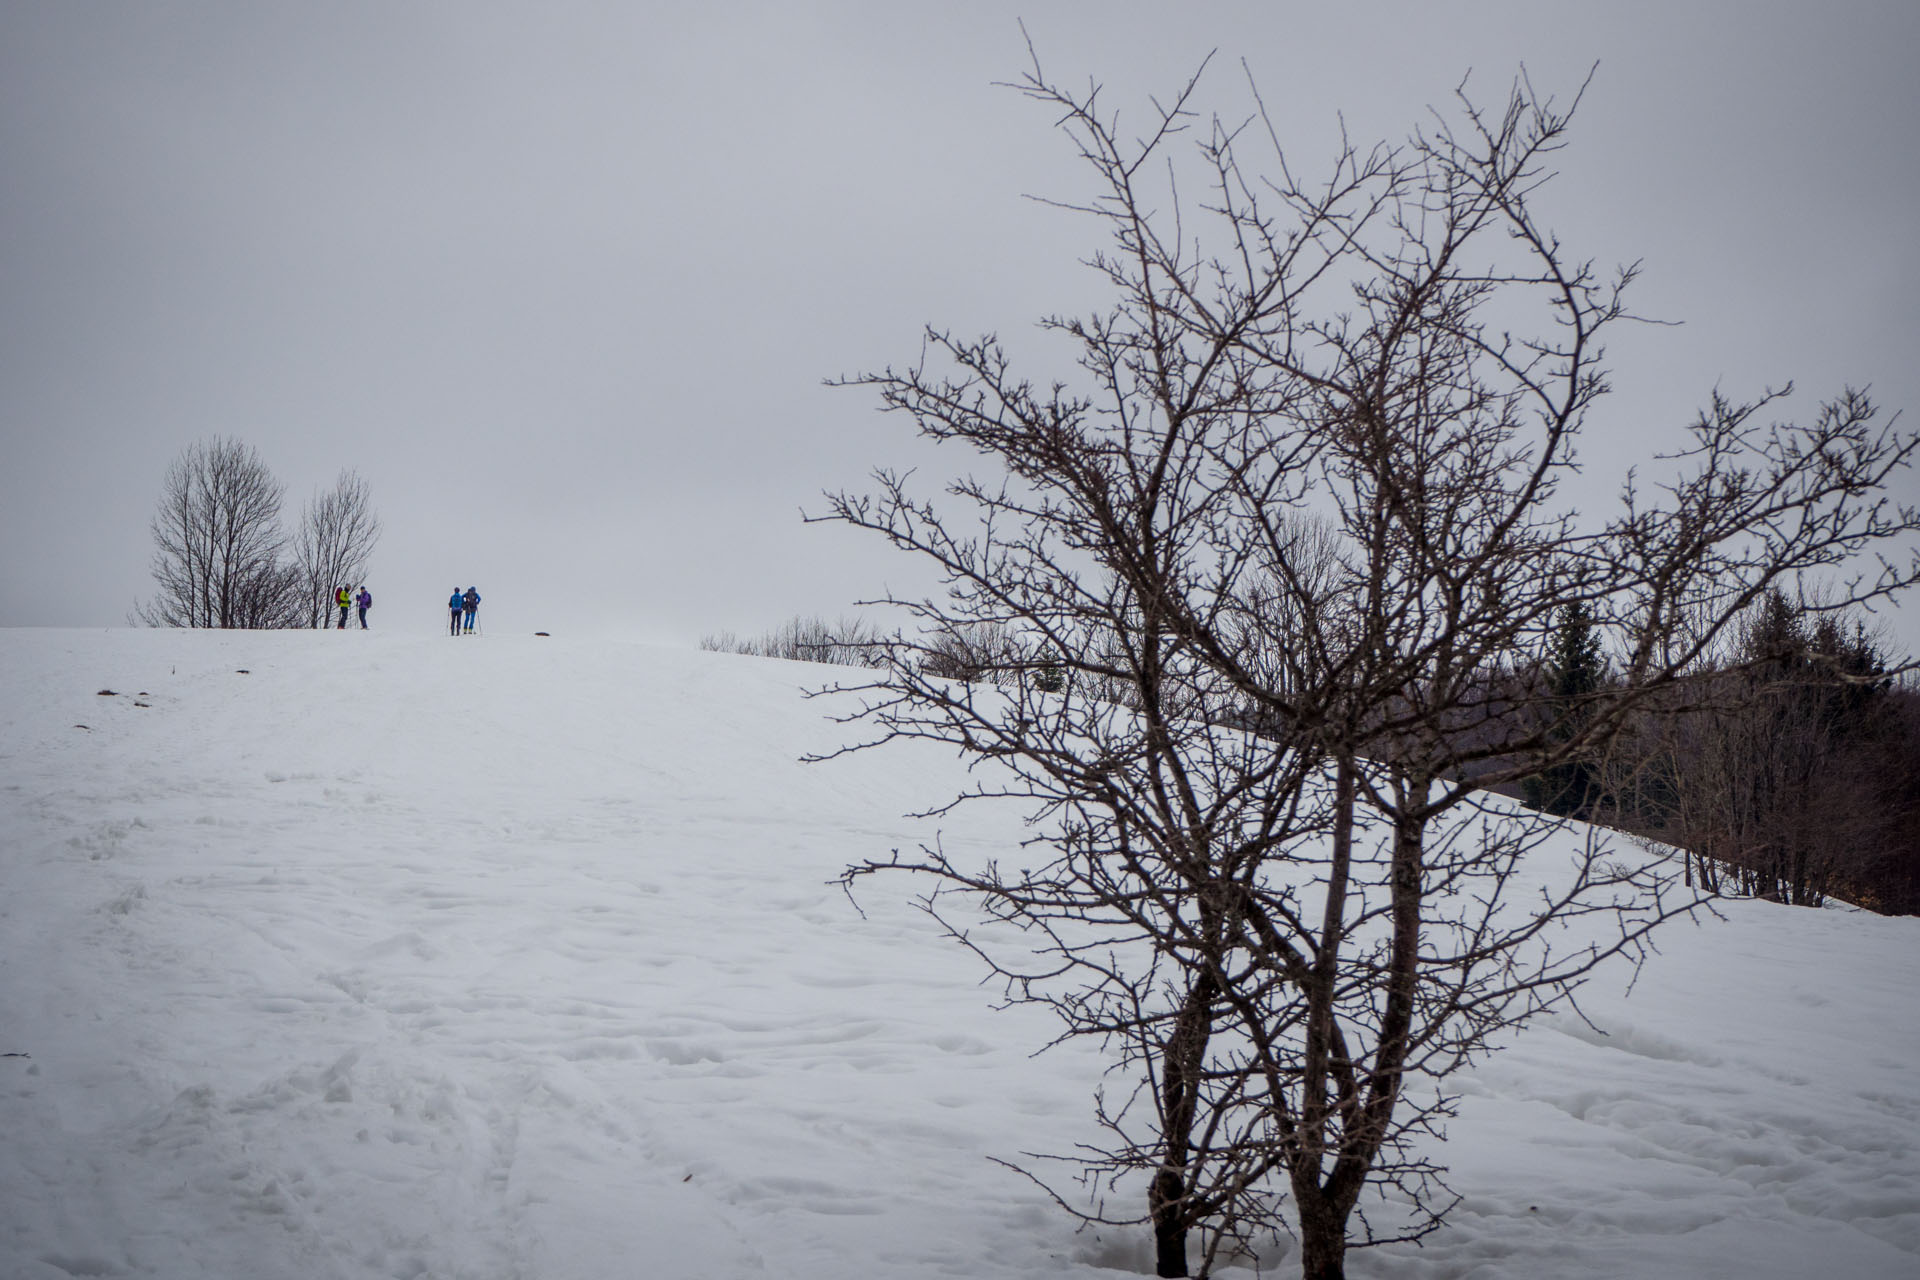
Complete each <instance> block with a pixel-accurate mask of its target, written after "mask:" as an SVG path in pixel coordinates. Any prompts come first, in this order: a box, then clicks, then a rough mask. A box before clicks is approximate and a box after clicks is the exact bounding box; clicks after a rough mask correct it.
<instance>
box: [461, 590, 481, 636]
mask: <svg viewBox="0 0 1920 1280" xmlns="http://www.w3.org/2000/svg"><path fill="white" fill-rule="evenodd" d="M460 604H461V607H462V608H463V609H465V610H466V614H467V634H468V635H472V634H473V615H474V614H476V613H478V612H480V593H479V592H478V591H476V590H474V589H473V588H472V587H468V588H467V594H466V595H464V596H461V597H460Z"/></svg>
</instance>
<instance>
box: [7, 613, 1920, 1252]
mask: <svg viewBox="0 0 1920 1280" xmlns="http://www.w3.org/2000/svg"><path fill="white" fill-rule="evenodd" d="M243 672H244V674H242V673H243ZM832 675H833V673H832V672H831V671H828V670H824V669H821V668H812V667H805V666H800V665H796V664H790V663H780V662H771V661H761V660H755V659H746V658H739V657H733V656H726V655H717V654H708V653H693V652H686V651H681V650H674V649H664V648H648V647H643V646H638V645H630V644H622V643H617V642H612V641H605V640H570V639H567V638H564V637H556V638H552V639H546V638H535V637H531V636H527V637H507V636H484V637H477V638H474V639H472V640H469V639H466V638H462V639H459V640H453V639H449V638H446V637H440V636H430V635H404V634H397V633H392V632H386V631H375V632H369V633H364V634H363V633H359V632H348V633H345V634H341V633H337V632H320V633H224V634H222V633H208V632H136V631H104V632H101V631H89V632H80V631H0V1054H6V1055H7V1056H6V1057H3V1058H0V1132H4V1134H5V1137H4V1140H0V1280H53V1278H57V1277H66V1276H74V1275H81V1276H142V1277H147V1276H157V1277H168V1278H170V1280H171V1278H179V1280H189V1278H197V1277H217V1278H223V1280H224V1278H232V1280H280V1278H283V1277H284V1278H286V1280H294V1278H299V1280H331V1278H334V1277H340V1278H350V1280H362V1278H372V1277H380V1278H382V1280H385V1278H392V1280H413V1278H416V1277H417V1278H422V1280H424V1278H426V1277H433V1278H435V1280H456V1278H458V1280H467V1278H472V1280H495V1278H501V1280H505V1278H509V1277H512V1278H520V1280H613V1278H614V1277H684V1276H701V1277H710V1278H721V1280H724V1278H729V1277H751V1276H769V1277H774V1276H777V1277H781V1278H782V1280H842V1278H847V1277H883V1276H884V1277H887V1278H888V1280H933V1278H934V1277H955V1276H965V1277H1008V1278H1013V1277H1019V1278H1021V1280H1041V1278H1042V1277H1045V1278H1046V1280H1091V1278H1093V1277H1101V1276H1109V1277H1110V1276H1113V1275H1115V1274H1117V1273H1121V1272H1128V1271H1133V1272H1138V1271H1142V1270H1148V1269H1150V1254H1149V1253H1148V1251H1147V1249H1146V1247H1145V1243H1146V1242H1145V1238H1144V1235H1143V1234H1135V1235H1132V1236H1124V1235H1118V1236H1117V1235H1115V1234H1114V1233H1111V1232H1109V1233H1103V1234H1102V1236H1099V1237H1096V1236H1095V1235H1094V1234H1093V1233H1078V1234H1076V1232H1075V1231H1074V1228H1073V1225H1072V1223H1071V1222H1070V1221H1069V1220H1068V1219H1067V1218H1065V1216H1064V1215H1062V1214H1060V1213H1059V1212H1058V1211H1057V1210H1056V1209H1054V1208H1053V1207H1052V1206H1051V1205H1050V1204H1049V1203H1047V1202H1046V1200H1045V1198H1044V1197H1043V1196H1042V1195H1041V1194H1040V1193H1039V1192H1037V1191H1036V1190H1034V1189H1033V1188H1032V1187H1031V1185H1030V1184H1028V1183H1026V1182H1025V1181H1023V1180H1022V1179H1020V1178H1019V1177H1017V1176H1015V1175H1013V1174H1011V1173H1009V1172H1007V1171H1006V1170H1004V1169H1003V1168H1001V1167H1000V1166H998V1165H996V1164H993V1163H991V1161H990V1157H993V1156H1011V1155H1014V1154H1016V1153H1017V1152H1019V1151H1022V1150H1055V1151H1058V1150H1065V1149H1067V1148H1069V1147H1070V1146H1071V1144H1072V1143H1073V1142H1074V1141H1075V1140H1076V1138H1078V1137H1081V1136H1085V1135H1088V1134H1090V1132H1091V1130H1090V1128H1089V1125H1090V1119H1089V1117H1090V1104H1089V1093H1090V1090H1091V1087H1092V1085H1093V1082H1094V1081H1095V1079H1096V1078H1097V1075H1098V1071H1099V1063H1098V1061H1097V1059H1096V1058H1095V1057H1094V1056H1093V1054H1092V1052H1091V1050H1090V1048H1083V1047H1077V1046H1076V1047H1073V1048H1069V1049H1064V1050H1059V1051H1055V1052H1052V1053H1048V1054H1046V1055H1043V1056H1041V1057H1038V1058H1034V1057H1031V1056H1030V1054H1031V1051H1032V1050H1033V1049H1034V1048H1035V1047H1037V1046H1038V1045H1039V1044H1040V1043H1041V1042H1042V1041H1043V1040H1044V1039H1046V1038H1047V1037H1048V1036H1049V1035H1050V1034H1051V1031H1052V1027H1051V1024H1049V1023H1047V1022H1045V1021H1044V1020H1043V1019H1042V1018H1041V1016H1040V1015H1039V1014H1038V1013H1036V1012H1034V1011H1031V1010H1020V1011H1014V1012H1006V1013H1002V1012H995V1011H994V1010H993V1009H992V1007H991V1006H992V1004H993V999H994V996H995V994H996V993H995V992H994V991H993V990H992V989H991V988H989V987H984V986H982V985H981V984H980V982H979V979H980V973H979V971H978V969H977V967H976V965H975V963H974V962H973V961H972V960H971V958H970V957H969V956H967V955H966V954H965V953H964V952H962V951H961V950H960V949H958V948H956V947H954V946H952V945H950V944H945V943H942V942H941V941H940V940H939V939H938V937H937V936H936V933H935V931H934V929H933V926H932V925H931V924H930V922H928V921H926V920H925V919H924V917H922V916H921V915H920V914H919V913H918V912H916V911H915V910H914V909H912V907H911V906H910V905H909V904H908V902H907V899H908V897H909V895H910V893H911V892H912V891H913V889H914V888H915V886H914V885H913V884H912V883H911V882H909V881H907V880H905V879H900V880H895V881H884V880H883V881H881V882H879V883H877V884H875V883H870V884H869V886H867V887H866V888H864V889H863V891H862V896H861V906H862V907H863V908H864V909H865V913H866V914H865V916H864V917H863V916H862V915H861V914H860V913H858V912H856V911H855V910H854V909H853V907H852V906H851V905H849V903H848V902H847V900H846V898H845V897H844V896H843V895H842V893H841V892H840V890H839V889H838V888H837V887H834V886H832V885H830V884H829V883H828V881H829V880H830V879H831V878H832V877H833V875H834V874H835V873H836V872H837V871H838V870H839V868H840V867H841V866H842V865H843V864H845V863H846V862H848V861H850V860H853V859H856V858H860V857H865V856H872V855H880V856H884V854H885V853H886V851H887V850H888V849H890V848H893V847H900V846H907V845H909V844H910V843H911V842H914V841H917V840H920V839H924V838H928V837H930V836H931V834H932V829H931V828H930V827H927V826H925V825H923V824H916V823H914V822H911V821H908V820H906V819H903V818H902V817H901V816H900V815H901V814H902V813H904V812H906V811H907V810H909V809H912V808H915V807H917V806H920V805H923V804H925V803H927V802H929V801H932V800H936V799H939V798H941V797H942V796H944V795H948V794H951V792H952V790H953V789H954V788H955V787H956V785H957V782H958V780H959V777H960V773H959V769H960V765H959V763H958V762H956V761H953V760H951V759H947V758H942V757H940V756H938V755H936V754H934V753H931V752H927V751H921V752H888V753H884V754H866V755H862V756H858V757H855V758H852V759H847V760H842V761H837V762H835V763H832V764H829V765H820V766H803V765H801V764H799V763H797V762H796V758H797V757H798V756H800V755H802V754H803V753H805V752H808V751H818V750H821V749H824V748H828V747H831V746H832V745H833V744H834V743H835V742H836V741H838V740H839V738H838V735H840V734H842V733H843V732H844V731H843V730H841V729H839V728H837V727H836V726H834V725H832V724H831V723H829V722H828V721H827V720H826V719H825V718H824V715H825V712H826V710H827V708H826V707H825V706H824V705H823V704H822V703H821V702H819V701H813V702H809V701H806V700H803V699H802V698H801V696H800V690H801V688H802V687H804V686H808V685H811V684H817V683H819V682H821V681H822V680H823V679H829V678H831V677H832ZM102 689H112V690H115V691H116V693H115V696H112V697H107V696H102V695H101V694H100V693H99V692H98V691H99V690H102ZM141 704H145V705H141ZM81 726H84V727H81ZM1018 836H1019V827H1018V825H1017V823H1016V822H1014V821H1013V820H1012V817H1011V815H1009V817H1008V818H1007V819H1006V820H1004V821H999V822H998V823H997V825H996V820H995V819H993V818H992V817H991V816H990V815H983V814H975V815H972V816H965V815H963V816H961V817H960V818H958V819H953V820H949V821H948V822H947V823H946V824H945V827H944V832H943V838H944V839H945V840H946V842H947V844H948V845H949V847H956V846H958V847H962V848H964V847H967V846H969V845H973V846H977V847H981V848H995V847H1004V846H1005V845H1006V844H1008V843H1009V842H1011V841H1012V840H1015V839H1017V838H1018ZM1568 838H1569V839H1572V838H1574V837H1573V836H1572V835H1569V837H1568ZM1724 915H1725V918H1724V919H1723V920H1711V919H1709V920H1705V921H1703V922H1702V923H1701V924H1699V925H1697V926H1695V925H1691V924H1681V925H1677V926H1675V927H1674V928H1673V929H1671V930H1670V931H1669V932H1668V933H1666V934H1665V935H1664V938H1663V942H1662V950H1663V954H1662V955H1661V956H1659V957H1657V958H1656V959H1655V960H1654V962H1653V963H1652V964H1650V965H1649V967H1648V968H1647V970H1646V971H1645V972H1644V974H1643V976H1642V978H1641V981H1640V983H1639V984H1638V986H1636V987H1635V988H1634V989H1633V991H1632V993H1631V994H1630V995H1629V994H1626V993H1625V992H1624V991H1623V990H1622V987H1623V983H1622V982H1620V981H1619V980H1617V979H1614V980H1605V979H1603V980H1602V981H1600V982H1599V983H1597V984H1596V986H1595V987H1594V988H1592V989H1591V990H1592V994H1591V995H1590V997H1589V998H1588V999H1587V1001H1586V1005H1587V1009H1588V1012H1589V1013H1590V1014H1591V1015H1592V1016H1593V1018H1594V1020H1595V1021H1596V1023H1597V1024H1598V1025H1599V1026H1600V1027H1601V1028H1602V1029H1603V1030H1604V1031H1606V1032H1607V1033H1608V1034H1606V1035H1605V1036H1601V1035H1597V1034H1595V1032H1593V1031H1592V1030H1590V1029H1588V1028H1587V1027H1586V1026H1584V1025H1583V1024H1581V1023H1579V1022H1578V1021H1576V1020H1572V1019H1561V1020H1558V1021H1555V1022H1553V1023H1550V1024H1545V1025H1543V1026H1541V1027H1540V1028H1539V1029H1538V1031H1537V1032H1536V1033H1535V1034H1533V1035H1531V1036H1529V1037H1526V1038H1523V1039H1522V1040H1520V1041H1519V1042H1518V1043H1517V1044H1516V1045H1515V1046H1513V1047H1512V1048H1510V1049H1508V1050H1507V1051H1505V1052H1503V1053H1500V1054H1498V1055H1496V1056H1494V1057H1493V1058H1492V1059H1490V1060H1489V1061H1487V1062H1486V1063H1485V1064H1484V1065H1483V1066H1481V1067H1480V1068H1479V1069H1478V1070H1476V1071H1475V1072H1474V1073H1473V1074H1472V1076H1471V1077H1469V1078H1467V1079H1466V1080H1465V1081H1464V1082H1463V1084H1462V1091H1463V1093H1464V1094H1465V1097H1464V1100H1463V1103H1462V1108H1461V1115H1460V1118H1459V1119H1458V1120H1457V1121H1456V1122H1455V1124H1454V1126H1453V1133H1454V1139H1455V1140H1454V1141H1453V1142H1452V1143H1450V1144H1449V1145H1448V1148H1447V1151H1446V1154H1445V1157H1444V1158H1445V1159H1446V1160H1447V1161H1448V1162H1449V1163H1451V1165H1452V1167H1453V1170H1454V1174H1453V1178H1452V1181H1453V1184H1454V1186H1455V1188H1456V1190H1458V1191H1459V1192H1461V1193H1462V1194H1463V1195H1464V1196H1465V1202H1464V1203H1463V1204H1462V1206H1461V1207H1460V1208H1459V1210H1458V1211H1457V1212H1456V1214H1455V1216H1454V1219H1453V1223H1452V1226H1451V1227H1450V1228H1449V1229H1448V1230H1446V1231H1445V1232H1443V1233H1442V1234H1440V1235H1438V1236H1436V1237H1434V1238H1432V1239H1430V1240H1429V1241H1428V1242H1427V1243H1426V1245H1425V1247H1424V1248H1415V1247H1412V1246H1408V1247H1403V1248H1401V1247H1396V1248H1393V1249H1386V1250H1377V1251H1368V1252H1363V1253H1360V1254H1357V1255H1356V1256H1355V1257H1354V1258H1353V1259H1352V1264H1351V1268H1350V1270H1351V1273H1352V1274H1354V1275H1356V1276H1360V1277H1387V1278H1396V1280H1398V1278H1406V1280H1438V1278H1440V1277H1461V1278H1465V1277H1475V1278H1477V1280H1522V1278H1527V1280H1532V1278H1535V1277H1548V1276H1551V1277H1562V1278H1568V1280H1601V1278H1602V1277H1607V1278H1612V1277H1619V1276H1636V1277H1668V1276H1674V1277H1680V1276H1686V1277H1692V1276H1700V1277H1728V1278H1729V1280H1731V1278H1734V1277H1739V1278H1741V1280H1755V1278H1760V1277H1781V1278H1783V1280H1784V1278H1786V1277H1794V1278H1798V1277H1813V1276H1818V1277H1831V1278H1835V1280H1845V1278H1849V1277H1858V1278H1860V1280H1871V1278H1881V1277H1885V1278H1899V1277H1915V1276H1920V1070H1916V1064H1920V1018H1917V1017H1916V1016H1915V1012H1914V1011H1915V1008H1916V1006H1917V1005H1920V998H1917V997H1916V992H1920V921H1916V920H1911V919H1900V920H1886V919H1879V918H1875V917H1871V916H1864V915H1859V914H1855V913H1850V912H1841V911H1827V912H1814V911H1805V910H1796V909H1790V908H1783V907H1777V906H1771V905H1768V904H1764V903H1731V904H1728V905H1727V906H1726V908H1725V912H1724ZM1293 1266H1294V1264H1293V1263H1292V1262H1291V1260H1288V1261H1285V1262H1282V1263H1281V1264H1280V1265H1279V1266H1278V1267H1277V1268H1276V1269H1275V1271H1276V1273H1277V1274H1280V1275H1286V1274H1289V1273H1290V1272H1291V1270H1292V1268H1293Z"/></svg>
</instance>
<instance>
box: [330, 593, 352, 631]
mask: <svg viewBox="0 0 1920 1280" xmlns="http://www.w3.org/2000/svg"><path fill="white" fill-rule="evenodd" d="M333 602H334V603H335V604H336V605H339V606H340V630H342V631H345V630H346V629H347V610H348V609H351V608H352V607H353V592H351V591H349V590H347V589H346V588H345V587H342V588H340V589H339V590H338V591H336V592H334V593H333Z"/></svg>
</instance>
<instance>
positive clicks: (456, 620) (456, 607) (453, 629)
mask: <svg viewBox="0 0 1920 1280" xmlns="http://www.w3.org/2000/svg"><path fill="white" fill-rule="evenodd" d="M466 607H467V601H466V597H465V596H463V595H461V594H460V588H458V587H455V588H454V589H453V595H451V596H450V597H448V599H447V608H449V609H451V610H453V620H452V621H451V622H450V623H449V624H448V627H447V634H448V635H450V636H457V635H459V634H460V615H461V613H462V612H463V611H464V610H465V609H466Z"/></svg>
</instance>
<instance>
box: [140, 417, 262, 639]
mask: <svg viewBox="0 0 1920 1280" xmlns="http://www.w3.org/2000/svg"><path fill="white" fill-rule="evenodd" d="M284 492H285V486H284V485H282V484H281V483H280V482H279V481H278V480H276V479H274V477H273V474H272V472H270V471H268V470H267V466H266V464H265V463H264V462H262V461H261V460H260V455H259V454H258V453H257V452H255V450H254V449H253V447H252V446H251V445H244V444H241V443H240V442H239V441H237V440H227V439H222V438H219V437H215V438H214V439H212V440H205V441H201V442H199V443H196V444H194V445H191V446H189V447H188V448H187V449H186V450H185V451H184V452H182V453H181V455H180V456H179V457H178V458H176V459H175V460H174V462H173V465H172V466H171V467H169V468H168V470H167V478H166V482H165V486H164V488H163V490H162V493H161V498H160V509H159V512H158V513H157V514H156V515H155V516H154V518H153V524H152V530H153V541H154V555H153V576H154V581H155V582H156V583H157V584H158V585H159V590H158V592H157V593H156V594H155V595H154V597H153V599H152V600H150V601H148V602H147V603H145V604H143V605H139V606H137V607H136V609H135V616H136V618H138V619H139V620H140V621H142V622H144V623H146V624H147V625H149V626H163V627H226V628H233V627H250V628H272V627H288V626H298V625H299V624H300V617H299V615H300V599H299V584H298V579H297V576H296V575H295V574H294V573H293V572H292V571H291V570H290V569H289V568H288V567H287V566H286V565H284V564H283V563H282V556H283V555H284V554H285V551H286V536H285V534H284V533H283V532H282V530H281V527H280V501H281V497H282V495H283V494H284Z"/></svg>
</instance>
